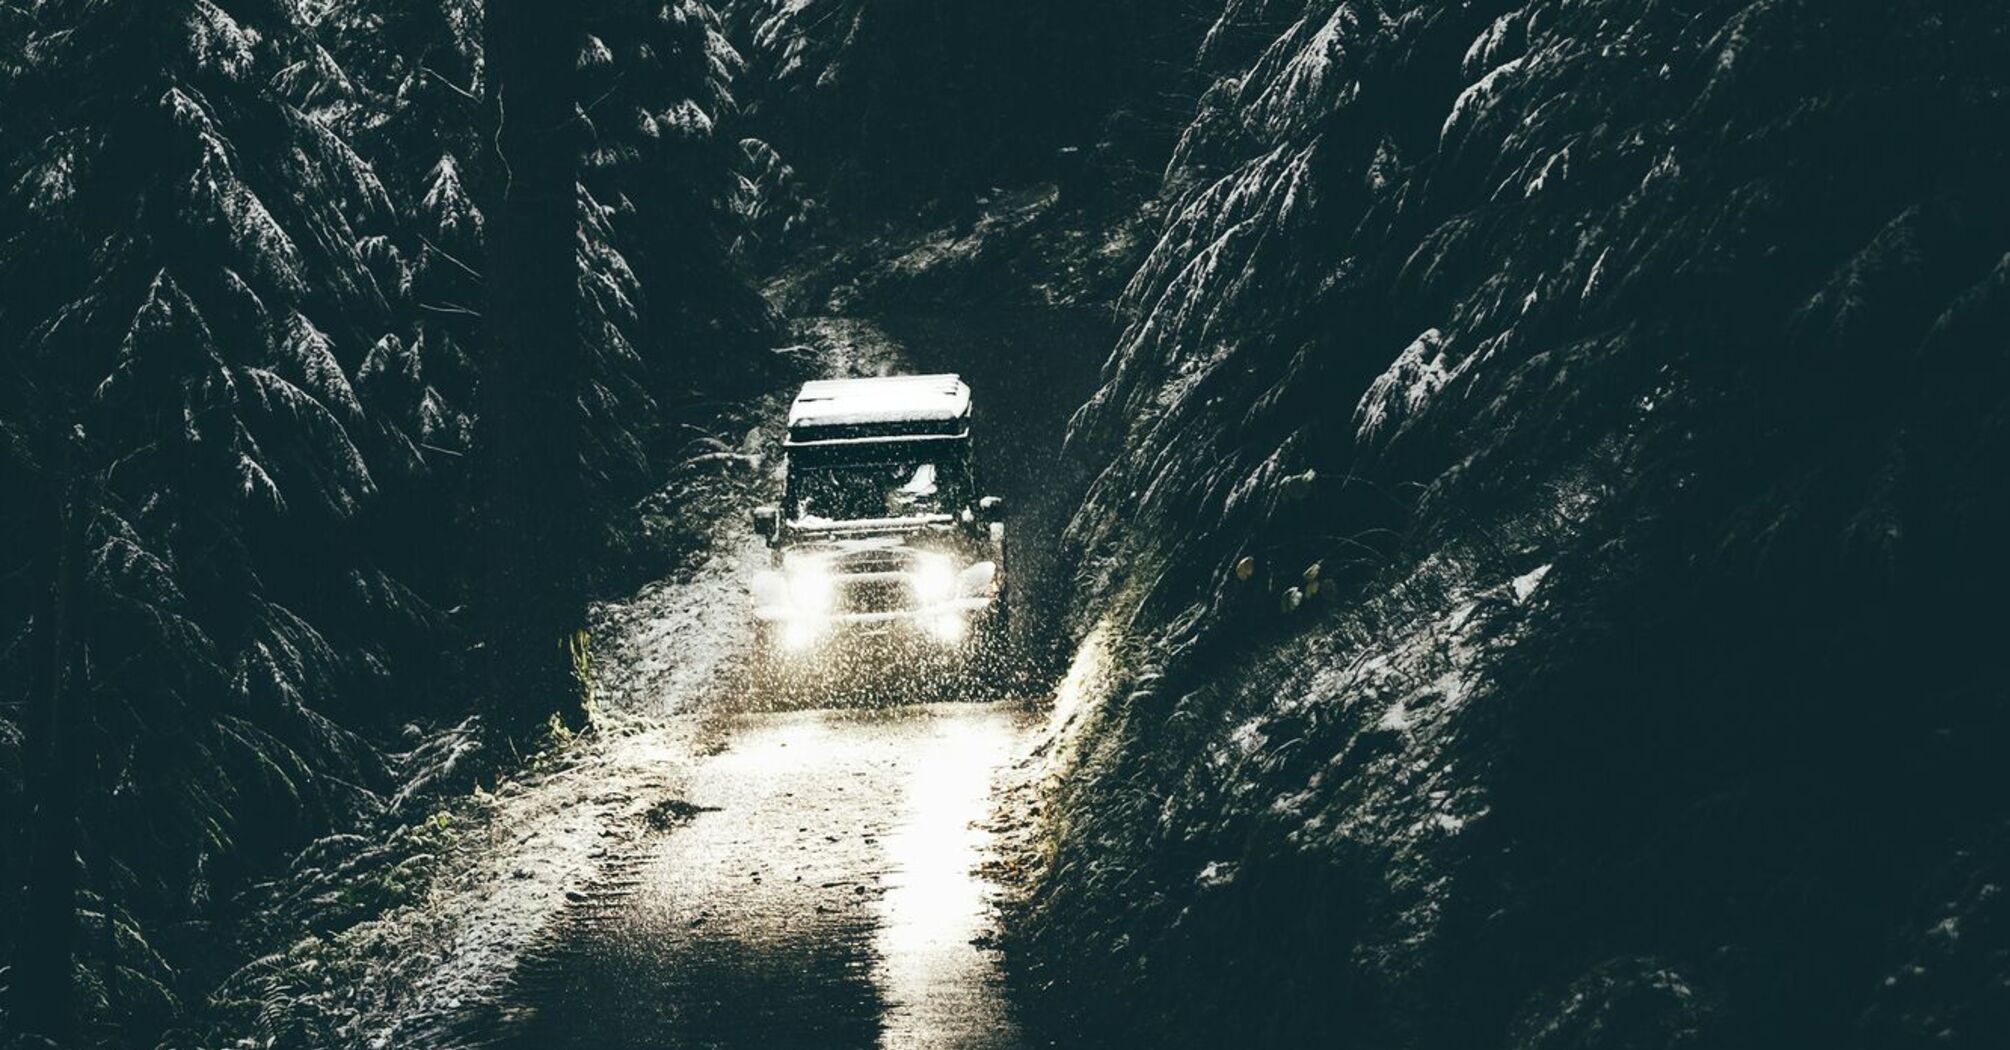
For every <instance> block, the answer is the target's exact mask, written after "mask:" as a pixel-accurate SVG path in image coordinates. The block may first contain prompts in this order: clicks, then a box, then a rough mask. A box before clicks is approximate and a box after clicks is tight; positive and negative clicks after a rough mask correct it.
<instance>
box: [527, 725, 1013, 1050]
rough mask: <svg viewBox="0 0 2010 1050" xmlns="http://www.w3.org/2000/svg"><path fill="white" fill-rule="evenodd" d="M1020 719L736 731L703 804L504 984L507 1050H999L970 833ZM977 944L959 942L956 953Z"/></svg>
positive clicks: (689, 789) (1000, 1028)
mask: <svg viewBox="0 0 2010 1050" xmlns="http://www.w3.org/2000/svg"><path fill="white" fill-rule="evenodd" d="M1024 728H1025V716H1024V715H1022V714H1021V713H1020V712H1018V711H1017V710H1016V709H1013V708H1010V707H1007V706H1002V705H978V704H940V705H930V706H925V707H906V708H895V709H891V710H887V711H853V710H837V711H830V710H825V711H799V712H790V713H785V714H771V715H758V716H748V717H746V718H744V719H741V720H740V721H739V722H738V723H737V724H736V725H735V726H734V727H733V729H732V731H731V732H730V734H729V736H728V746H727V749H726V750H725V751H724V752H722V753H720V754H718V755H715V756H713V757H711V758H708V759H706V760H704V761H702V762H700V763H699V764H698V765H697V766H696V767H695V768H694V769H693V770H692V774H691V780H690V782H689V783H688V784H687V786H686V789H685V795H686V797H687V798H688V799H689V801H691V802H693V803H696V804H700V805H704V806H716V807H719V809H718V810H717V811H716V812H706V813H701V814H699V815H698V816H697V817H696V818H695V819H694V820H693V821H692V822H691V823H690V824H689V825H688V826H685V827H681V828H679V829H677V830H675V831H673V832H671V833H669V834H668V835H667V836H665V837H664V838H663V839H662V840H661V845H660V847H659V849H658V851H657V853H656V854H655V855H654V856H653V857H651V858H650V859H649V860H648V861H647V862H646V863H644V864H643V865H642V867H641V868H640V870H639V872H638V875H639V880H638V881H637V882H636V884H635V885H634V886H633V887H630V888H627V889H624V890H623V891H622V892H620V893H619V894H617V895H613V896H611V897H610V898H609V899H607V900H606V901H605V902H604V903H602V902H599V901H597V900H596V901H590V902H588V904H586V905H583V906H582V907H581V908H580V909H578V914H577V915H576V916H575V917H574V921H573V922H572V923H571V925H570V927H569V928H568V929H567V930H566V931H565V939H566V943H565V945H564V947H563V950H561V951H559V952H558V953H556V954H554V955H551V956H549V957H547V958H545V959H544V960H542V961H540V962H539V963H538V964H536V965H535V966H534V967H532V968H531V969H530V970H529V971H528V972H526V973H525V974H524V976H523V979H522V981H521V982H520V987H521V988H522V990H523V996H524V999H525V1000H526V1001H525V1003H524V1004H523V1005H524V1006H526V1007H529V1008H530V1011H531V1016H530V1017H529V1018H527V1021H526V1023H525V1024H523V1025H521V1026H519V1028H518V1035H519V1038H516V1039H513V1040H512V1041H511V1042H512V1043H513V1045H519V1046H524V1047H532V1046H536V1047H553V1046H557V1047H608V1048H621V1047H634V1048H642V1047H652V1048H656V1047H661V1048H670V1047H720V1048H727V1047H732V1048H738V1047H748V1048H752V1047H764V1048H769V1047H804V1048H809V1047H816V1048H819V1050H847V1048H866V1047H875V1046H877V1047H885V1048H889V1050H896V1048H897V1050H1013V1048H1016V1047H1018V1046H1020V1045H1021V1040H1020V1036H1019V1034H1018V1031H1017V1029H1016V1027H1015V1026H1014V1024H1013V1022H1012V1018H1011V1012H1010V1010H1009V1009H1008V1006H1007V1000H1006V996H1005V989H1004V986H1003V982H1002V977H1001V975H1000V972H999V965H1000V960H999V957H998V953H997V951H996V950H995V949H994V948H990V947H983V946H980V944H987V945H988V944H989V942H990V940H991V937H990V936H989V935H990V933H991V932H992V928H993V913H992V910H991V908H992V899H991V897H992V894H993V893H994V892H995V888H994V887H993V886H992V885H991V884H990V883H988V882H987V881H986V880H985V879H984V878H983V877H982V876H980V875H979V874H978V871H977V869H978V867H979V865H981V864H982V863H983V862H984V861H985V860H986V859H987V856H988V851H989V850H990V849H991V848H992V843H991V836H990V833H989V832H987V831H985V830H983V829H982V827H981V825H982V824H984V823H985V822H987V821H988V819H989V817H990V816H991V805H992V802H991V787H992V783H993V780H994V778H995V777H996V776H997V775H998V773H999V772H1000V770H1001V768H1002V767H1003V765H1004V764H1005V763H1006V762H1007V761H1009V760H1010V758H1011V757H1012V755H1013V753H1014V751H1015V746H1016V744H1017V742H1018V740H1019V734H1020V733H1021V732H1023V731H1024ZM973 942H976V943H973Z"/></svg>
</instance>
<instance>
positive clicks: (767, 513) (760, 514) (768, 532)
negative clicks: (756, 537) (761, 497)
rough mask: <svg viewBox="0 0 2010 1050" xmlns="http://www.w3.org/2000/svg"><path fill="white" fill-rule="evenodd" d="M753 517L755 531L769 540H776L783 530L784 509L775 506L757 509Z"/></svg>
mask: <svg viewBox="0 0 2010 1050" xmlns="http://www.w3.org/2000/svg"><path fill="white" fill-rule="evenodd" d="M753 517H754V531H755V532H758V533H760V534H761V535H762V536H764V537H766V538H767V539H770V540H772V539H774V538H775V533H776V532H778V531H780V528H781V523H782V509H781V508H780V507H775V506H765V507H755V508H754V515H753Z"/></svg>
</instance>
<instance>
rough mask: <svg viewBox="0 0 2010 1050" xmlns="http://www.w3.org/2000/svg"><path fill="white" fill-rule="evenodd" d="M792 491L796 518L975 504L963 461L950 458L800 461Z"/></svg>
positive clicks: (946, 509)
mask: <svg viewBox="0 0 2010 1050" xmlns="http://www.w3.org/2000/svg"><path fill="white" fill-rule="evenodd" d="M789 489H790V506H789V510H790V512H791V513H790V517H792V518H794V519H796V520H798V521H800V520H803V519H810V518H814V519H824V520H830V521H851V520H856V519H859V518H905V517H912V516H914V515H919V514H952V513H955V511H957V510H958V509H960V508H962V507H963V506H964V505H966V504H967V503H968V502H969V499H968V478H967V472H966V470H965V468H964V466H963V464H962V463H961V462H960V461H958V460H956V459H950V458H946V457H945V458H942V459H935V458H923V457H913V458H899V459H888V460H881V461H878V462H870V463H831V464H817V463H811V464H798V465H794V466H792V467H791V469H790V472H789Z"/></svg>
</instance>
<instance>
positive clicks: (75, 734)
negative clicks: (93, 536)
mask: <svg viewBox="0 0 2010 1050" xmlns="http://www.w3.org/2000/svg"><path fill="white" fill-rule="evenodd" d="M77 461H78V454H77V452H76V450H75V449H74V447H71V448H66V449H65V450H64V451H63V452H61V453H59V454H58V462H61V463H62V464H63V468H62V469H63V475H64V476H63V480H62V482H61V485H62V488H61V491H60V492H59V493H58V494H57V497H56V499H55V500H53V501H52V507H53V509H54V511H55V514H54V517H55V521H54V522H53V529H52V533H51V536H52V538H53V539H54V540H55V544H54V546H55V549H56V564H55V567H54V572H53V573H52V574H51V576H50V580H49V589H48V598H47V599H46V601H45V602H44V604H43V608H42V612H41V613H40V614H38V615H37V617H36V620H37V623H36V628H37V630H38V632H39V633H40V634H41V636H42V637H41V643H40V647H41V650H42V655H41V660H42V661H43V663H42V669H41V673H40V674H39V675H38V676H37V677H38V678H39V679H40V681H38V682H36V683H35V685H34V691H33V693H32V699H33V701H34V705H35V708H36V709H35V710H32V711H30V712H29V718H28V720H27V721H28V730H29V733H30V735H31V737H33V739H31V740H30V741H29V749H30V756H31V762H32V765H31V766H30V768H29V770H28V774H29V776H28V784H27V787H28V791H29V796H30V805H31V807H32V813H31V815H30V817H29V835H30V838H29V843H28V873H27V885H26V887H25V894H24V896H25V898H26V900H25V904H26V907H25V909H24V911H25V914H23V915H22V916H21V917H20V918H21V930H20V942H19V947H18V950H17V952H16V960H15V961H16V965H15V967H14V972H15V980H14V996H15V1001H14V1004H13V1014H14V1022H15V1027H16V1028H17V1029H18V1030H19V1031H22V1032H33V1033H35V1034H37V1035H41V1036H44V1037H46V1038H48V1039H51V1040H54V1041H55V1042H56V1043H58V1044H61V1045H69V1044H70V1043H72V1042H73V1041H74V1039H75V1037H76V1032H77V1027H76V1025H77V1017H76V1007H75V1002H74V999H75V996H74V993H73V989H72V977H73V975H74V962H73V960H74V959H75V955H76V940H77V883H78V870H77V788H78V784H77V778H78V777H79V776H80V775H81V774H82V772H83V769H84V767H85V758H86V756H85V754H84V753H83V752H84V748H85V741H86V739H87V737H86V734H87V732H88V726H86V725H85V724H84V721H85V717H86V714H87V713H86V712H85V711H84V710H83V699H84V697H85V695H86V690H87V686H86V683H85V682H84V680H83V675H82V663H83V662H82V659H81V656H82V652H83V646H82V644H81V643H80V640H79V638H78V626H79V625H78V621H77V603H78V601H79V600H80V598H81V597H82V591H83V586H82V576H83V561H84V530H85V526H86V523H87V521H88V518H89V514H88V508H87V506H86V505H85V502H84V492H85V488H84V486H83V484H82V482H81V481H80V480H79V479H78V477H77V469H78V462H77Z"/></svg>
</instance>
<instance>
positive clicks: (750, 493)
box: [220, 318, 903, 1047]
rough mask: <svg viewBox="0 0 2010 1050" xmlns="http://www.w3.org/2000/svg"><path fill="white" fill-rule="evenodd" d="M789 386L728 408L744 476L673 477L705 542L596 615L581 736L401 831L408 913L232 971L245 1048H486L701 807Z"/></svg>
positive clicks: (685, 514)
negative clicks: (751, 430)
mask: <svg viewBox="0 0 2010 1050" xmlns="http://www.w3.org/2000/svg"><path fill="white" fill-rule="evenodd" d="M800 334H801V336H802V337H803V339H804V340H805V341H806V342H807V343H809V344H811V345H810V347H809V348H808V350H809V353H808V354H807V355H804V354H803V353H802V352H801V351H798V352H797V355H798V356H799V357H803V356H807V357H808V361H809V363H810V366H811V368H812V370H813V371H815V372H817V373H820V374H821V375H823V376H826V377H856V376H875V375H886V374H890V373H894V372H897V371H901V370H903V362H902V360H901V358H900V356H899V350H898V347H897V345H896V344H895V343H894V342H893V341H892V340H891V339H890V338H888V337H887V336H885V334H884V333H882V332H880V331H879V330H878V328H877V327H876V326H873V325H871V324H870V323H868V322H862V321H856V320H850V319H843V318H821V319H816V320H812V321H809V322H806V323H805V324H804V325H803V326H802V329H801V332H800ZM794 394H795V389H794V386H793V384H790V385H789V386H788V387H786V388H785V389H778V390H775V391H772V392H770V393H769V394H767V395H766V396H764V397H761V398H757V399H755V400H754V401H753V402H750V403H747V404H743V405H740V406H736V409H735V410H734V411H729V412H726V413H724V414H722V418H723V419H728V420H730V419H735V418H738V419H749V418H751V419H758V420H761V421H763V422H762V424H761V426H760V429H759V432H758V433H755V434H750V435H748V437H747V440H746V441H745V442H744V446H745V448H746V449H747V450H748V452H749V455H748V457H747V461H748V462H749V463H751V465H752V467H753V470H754V473H753V474H752V475H751V476H747V477H740V478H738V479H737V480H735V481H733V482H732V483H730V484H723V485H720V484H713V485H702V486H691V485H688V484H680V483H679V482H678V481H677V480H676V479H674V478H673V479H672V480H671V481H669V482H666V491H665V494H666V495H671V494H673V493H674V495H675V498H676V500H678V501H680V502H681V503H682V506H681V507H680V517H681V518H682V519H683V521H684V524H685V525H686V526H692V525H695V527H697V528H698V529H699V530H700V532H701V533H702V534H703V535H705V536H708V537H710V539H709V541H708V545H709V548H710V549H709V552H707V553H705V554H704V555H703V556H702V560H700V561H698V563H697V564H696V566H695V567H694V568H692V569H690V570H689V571H687V572H683V573H679V574H677V575H675V576H674V577H673V578H671V579H666V580H659V581H655V582H652V583H649V584H648V585H646V586H644V587H642V588H641V589H640V590H639V591H638V592H637V593H636V594H635V595H634V596H633V597H631V598H628V599H625V600H622V601H616V602H607V603H601V604H599V605H596V606H595V608H594V609H593V610H592V612H591V621H592V622H591V625H590V626H591V631H592V634H593V647H592V653H593V677H594V716H593V719H592V724H591V726H590V728H589V729H588V730H587V731H586V732H584V733H581V734H579V735H578V736H576V737H572V738H569V739H566V740H564V741H562V742H560V743H558V744H556V745H555V746H554V747H553V748H551V749H550V750H548V751H547V752H545V753H543V754H540V755H537V756H535V757H533V758H531V759H530V760H529V762H528V764H527V766H526V768H524V769H522V770H520V771H519V772H517V773H516V774H514V775H512V776H510V777H508V778H507V779H505V780H502V781H501V782H499V783H498V785H497V786H496V789H495V790H494V791H493V792H490V791H485V790H482V789H480V788H477V789H476V791H475V792H474V794H473V795H472V796H469V797H463V798H455V799H442V800H441V802H440V805H439V808H438V810H437V812H436V814H435V815H433V816H431V817H429V818H427V820H426V821H425V822H424V824H425V826H424V827H423V828H420V829H406V830H408V831H415V832H417V833H418V834H416V835H415V836H414V837H415V838H422V839H423V840H424V841H425V843H426V844H427V847H430V850H429V851H425V850H424V849H422V851H421V852H417V853H416V854H415V855H414V856H412V857H410V858H408V859H407V860H406V861H405V862H404V863H403V864H400V865H399V872H400V873H403V872H405V871H406V870H407V869H409V870H410V871H411V873H412V877H413V878H414V879H416V880H418V881H419V882H421V883H422V885H421V887H420V888H419V889H418V890H417V891H416V892H414V893H412V894H410V895H409V896H408V897H406V898H405V899H404V902H403V903H400V904H397V905H395V906H392V907H388V908H386V909H385V910H384V911H382V912H381V913H379V914H377V915H375V916H373V917H371V918H369V919H368V920H366V921H363V922H357V923H354V924H352V925H348V926H347V927H346V928H342V929H339V930H336V931H332V932H325V933H323V932H312V933H308V934H306V935H305V936H301V937H300V938H299V939H298V940H297V941H296V942H295V943H293V944H291V945H290V946H287V947H285V948H284V949H283V950H281V951H278V952H275V953H273V954H271V955H268V956H267V957H265V958H263V959H261V960H259V961H258V962H257V963H254V964H253V965H252V966H251V967H247V968H246V970H245V971H243V972H241V973H240V974H239V975H238V976H237V977H236V978H233V980H232V981H231V982H230V983H229V984H228V985H226V988H225V989H224V992H223V993H222V994H221V995H220V998H230V999H238V1000H240V1001H249V1002H252V1003H254V1004H255V1006H254V1007H253V1009H252V1011H251V1012H252V1013H254V1014H255V1020H253V1021H251V1022H250V1023H249V1027H251V1028H253V1029H255V1033H252V1032H232V1033H230V1035H231V1036H232V1037H241V1038H238V1039H237V1042H236V1045H241V1046H257V1045H270V1044H272V1043H275V1042H277V1043H281V1044H305V1045H328V1044H334V1045H345V1046H361V1047H399V1046H437V1047H452V1046H473V1045H480V1044H482V1043H483V1042H485V1041H486V1040H487V1039H488V1038H489V1037H491V1036H492V1035H494V1034H495V1032H496V1031H497V1030H498V1026H499V1025H501V1024H502V1023H504V1017H503V1012H504V1010H505V1009H506V1005H507V996H508V994H509V991H510V985H511V981H512V980H513V979H514V976H515V974H516V971H517V969H518V967H519V965H520V964H521V962H522V961H523V960H524V959H526V958H527V957H529V956H531V955H533V954H535V953H537V952H539V951H541V950H549V949H550V948H551V944H550V943H549V942H551V941H552V940H553V939H554V938H556V937H559V936H562V930H563V924H562V923H561V921H560V919H561V918H562V916H563V915H564V913H565V911H566V909H567V908H568V906H570V905H574V904H577V903H578V902H580V901H583V900H585V899H587V897H588V895H589V891H591V890H592V889H593V888H594V887H595V886H596V885H597V884H598V883H599V882H601V881H604V880H605V879H606V878H608V877H610V872H614V871H617V870H619V869H621V868H622V867H623V866H624V865H633V864H635V863H638V862H639V860H640V858H641V857H642V856H644V855H645V854H646V853H648V852H649V851H651V850H652V849H653V848H654V847H653V843H652V841H651V840H652V838H653V837H655V836H659V835H661V834H663V833H666V832H668V831H670V830H671V829H672V828H674V827H675V826H677V825H679V824H681V823H682V822H683V821H684V820H685V819H687V818H688V817H689V816H690V815H691V812H692V807H691V805H690V803H688V802H685V801H684V799H683V797H682V796H683V792H684V787H685V784H686V782H687V779H688V775H689V773H690V770H691V768H692V766H693V764H694V762H695V760H696V757H697V756H698V755H699V754H700V753H701V752H703V751H705V750H706V749H708V747H710V746H711V743H712V741H713V737H712V735H711V734H712V732H713V730H712V729H711V728H708V727H710V726H713V725H716V723H717V722H718V721H719V720H720V718H721V717H722V716H725V715H729V714H730V713H731V712H732V711H733V710H734V709H735V708H737V707H739V706H742V705H740V704H739V703H738V700H739V698H740V695H741V693H742V692H743V686H744V676H743V673H742V669H743V666H744V656H743V654H744V653H745V652H746V646H747V641H748V639H749V637H750V630H749V629H750V625H751V622H752V612H751V606H750V601H749V597H748V591H747V581H748V580H749V579H751V578H752V575H753V573H754V572H755V571H757V570H758V569H759V568H761V567H763V566H765V565H766V563H767V552H766V550H765V549H764V547H763V546H762V544H761V541H760V540H759V539H758V538H757V537H755V536H754V535H753V533H752V531H751V529H750V528H748V527H747V525H746V524H745V516H746V514H747V510H748V505H749V504H750V501H751V499H752V498H753V497H754V496H757V495H758V494H759V493H761V492H762V491H763V490H765V489H768V488H771V487H772V485H773V484H774V483H775V482H776V481H777V480H778V479H779V474H778V471H779V462H778V460H779V457H778V456H776V455H775V454H774V453H775V452H776V450H778V448H779V444H780V439H781V435H782V429H783V426H782V424H783V421H784V419H785V418H786V414H787V408H788V404H789V400H790V399H791V398H792V397H793V396H794ZM645 502H647V501H645ZM415 849H421V848H420V847H415ZM296 874H298V875H300V876H301V877H303V878H307V877H311V876H313V875H315V874H317V873H316V872H313V871H306V872H301V873H296ZM226 1013H227V1014H231V1015H233V1016H239V1017H242V1016H243V1015H242V1014H237V1013H235V1012H234V1011H229V1010H226Z"/></svg>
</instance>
